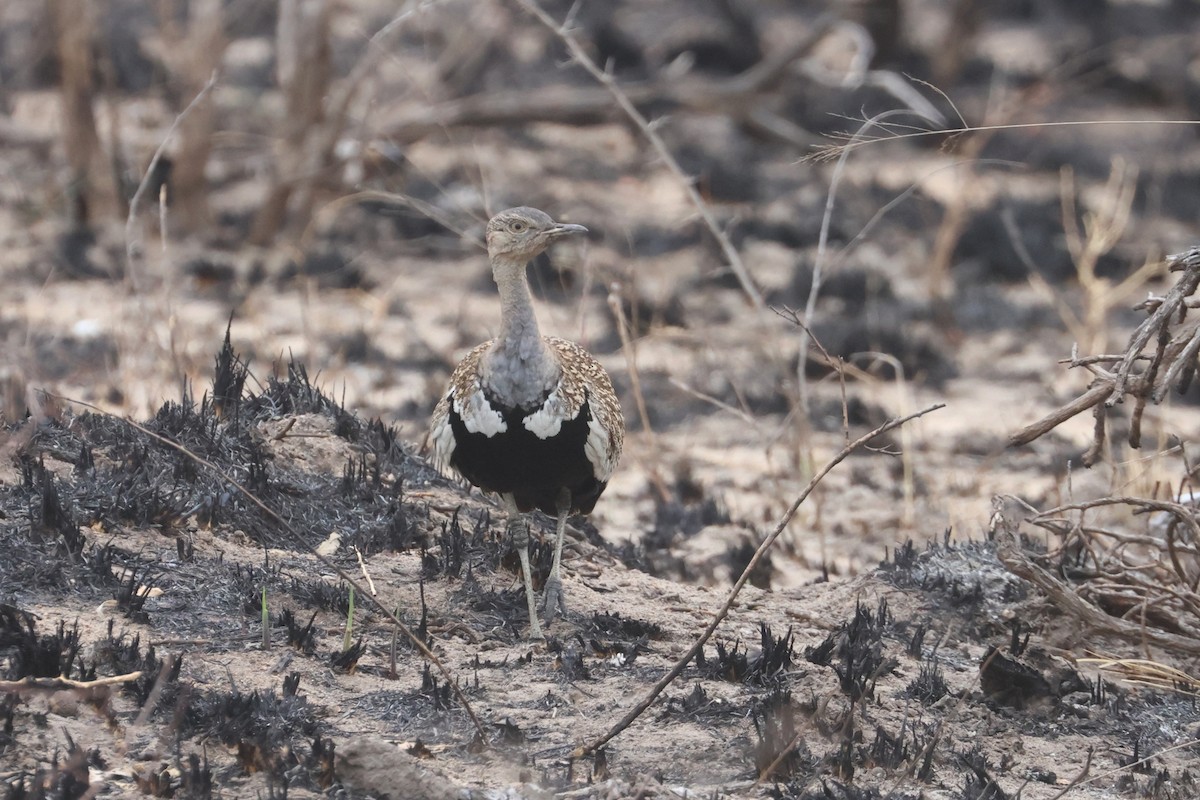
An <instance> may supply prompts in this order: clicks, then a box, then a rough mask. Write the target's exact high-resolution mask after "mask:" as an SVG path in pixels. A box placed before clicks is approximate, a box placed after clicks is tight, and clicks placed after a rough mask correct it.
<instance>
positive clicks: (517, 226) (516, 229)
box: [508, 222, 525, 233]
mask: <svg viewBox="0 0 1200 800" xmlns="http://www.w3.org/2000/svg"><path fill="white" fill-rule="evenodd" d="M508 229H509V230H510V231H512V232H513V233H521V232H522V231H524V230H525V223H524V222H514V223H512V224H510V225H509V226H508Z"/></svg>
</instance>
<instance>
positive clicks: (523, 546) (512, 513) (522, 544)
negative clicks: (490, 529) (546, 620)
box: [504, 494, 542, 639]
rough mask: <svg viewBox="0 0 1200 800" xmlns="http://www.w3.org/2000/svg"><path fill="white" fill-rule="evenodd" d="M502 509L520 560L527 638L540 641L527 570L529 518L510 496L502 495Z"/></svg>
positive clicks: (531, 574)
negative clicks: (527, 609)
mask: <svg viewBox="0 0 1200 800" xmlns="http://www.w3.org/2000/svg"><path fill="white" fill-rule="evenodd" d="M504 507H505V509H507V511H508V535H509V536H511V537H512V544H513V547H514V548H516V551H517V556H518V557H519V558H520V559H521V577H522V578H523V579H524V580H525V601H526V602H527V603H528V604H529V638H530V639H541V638H542V627H541V625H539V624H538V618H537V604H536V603H535V602H534V599H533V573H532V572H531V571H530V569H529V518H528V517H526V516H525V515H524V514H522V513H521V510H520V509H519V508H517V500H516V498H515V497H513V496H512V495H511V494H506V495H504Z"/></svg>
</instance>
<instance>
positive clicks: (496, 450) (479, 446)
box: [450, 403, 608, 516]
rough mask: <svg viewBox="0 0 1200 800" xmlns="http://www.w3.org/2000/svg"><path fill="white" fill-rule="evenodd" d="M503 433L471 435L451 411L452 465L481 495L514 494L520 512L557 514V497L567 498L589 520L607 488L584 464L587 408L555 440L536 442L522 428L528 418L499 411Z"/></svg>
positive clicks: (588, 466)
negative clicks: (566, 493) (563, 492)
mask: <svg viewBox="0 0 1200 800" xmlns="http://www.w3.org/2000/svg"><path fill="white" fill-rule="evenodd" d="M501 414H502V416H503V417H504V424H505V426H506V430H505V431H504V432H503V433H498V434H496V435H495V436H484V435H483V434H482V433H469V432H468V431H467V426H466V425H464V424H463V421H462V417H460V416H459V415H458V413H457V412H455V410H454V409H453V407H452V408H451V409H450V427H451V429H452V430H453V431H454V452H453V454H452V455H451V456H450V465H451V466H452V467H454V468H455V469H457V470H458V471H459V472H460V473H462V475H463V477H465V478H466V479H467V480H469V481H470V482H471V483H473V484H474V485H476V486H478V487H479V488H480V489H483V490H484V491H488V492H499V493H507V494H512V495H513V496H514V497H515V498H516V501H517V507H518V508H520V509H521V510H522V511H529V510H530V509H534V508H540V509H541V510H542V511H545V512H546V513H547V514H550V515H552V516H553V515H557V513H558V495H559V492H560V491H561V490H562V489H563V488H564V487H565V488H567V489H569V490H570V492H571V510H572V511H577V512H579V513H581V514H587V513H589V512H591V510H592V509H593V508H594V507H595V505H596V500H598V499H599V498H600V494H601V492H603V491H604V487H605V486H607V485H608V484H607V483H606V482H604V481H598V480H596V476H595V473H594V472H593V470H592V464H591V462H590V461H588V459H587V455H586V454H585V451H584V445H585V443H586V442H587V436H588V422H589V421H590V420H591V418H592V411H591V409H590V408H589V407H588V404H587V403H584V404H583V407H582V408H580V409H579V414H577V415H576V416H575V418H574V419H572V420H568V421H566V422H564V423H563V424H562V427H561V428H560V429H559V431H558V435H557V436H551V437H550V438H548V439H539V438H538V437H537V436H535V435H534V434H532V433H530V432H529V431H528V430H527V429H526V428H525V425H524V424H523V423H524V418H525V416H526V412H523V411H521V410H519V409H510V410H504V411H501Z"/></svg>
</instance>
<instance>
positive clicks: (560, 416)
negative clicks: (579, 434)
mask: <svg viewBox="0 0 1200 800" xmlns="http://www.w3.org/2000/svg"><path fill="white" fill-rule="evenodd" d="M560 385H561V384H560ZM566 417H567V409H566V404H565V403H563V401H562V397H561V396H560V395H559V393H558V387H555V389H554V391H553V392H551V393H550V395H549V396H548V397H547V398H546V402H544V403H542V407H541V408H539V409H538V410H537V411H535V412H533V413H532V414H530V415H529V416H527V417H525V419H524V420H523V421H522V423H521V424H523V425H524V426H525V430H527V431H529V432H530V433H532V434H533V435H534V436H536V437H538V438H539V439H542V440H543V441H544V440H546V439H549V438H550V437H552V436H558V432H559V431H560V430H562V424H563V422H564V421H565V419H566Z"/></svg>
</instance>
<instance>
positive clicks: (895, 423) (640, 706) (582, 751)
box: [573, 403, 945, 758]
mask: <svg viewBox="0 0 1200 800" xmlns="http://www.w3.org/2000/svg"><path fill="white" fill-rule="evenodd" d="M944 407H945V404H944V403H935V404H934V405H931V406H929V407H927V408H924V409H922V410H920V411H917V412H915V413H913V414H909V415H907V416H904V417H896V418H893V419H890V420H888V421H887V422H885V423H883V424H882V425H880V426H879V427H878V428H875V430H873V431H871V432H870V433H866V434H863V435H862V436H860V437H858V438H857V439H855V440H854V441H853V442H850V443H849V444H847V445H846V446H845V447H843V448H842V449H841V451H840V452H839V453H838V454H837V455H835V456H834V457H833V458H831V459H830V460H829V461H828V462H827V463H826V464H825V466H823V467H822V468H821V469H820V470H819V471H818V472H817V473H816V474H815V475H813V477H812V479H811V480H810V481H809V482H808V485H807V486H805V487H804V490H803V491H801V492H800V494H799V495H798V496H797V497H796V499H795V501H793V502H792V505H791V506H790V507H789V508H788V510H787V512H786V513H784V515H783V517H782V518H780V520H779V522H778V523H777V524H776V525H775V529H774V530H772V531H771V533H770V534H769V535H768V536H767V537H766V538H765V539H763V541H762V544H760V545H759V546H758V549H757V550H755V551H754V555H753V557H751V559H750V562H749V563H748V564H746V567H745V569H743V570H742V574H741V575H740V576H739V577H738V579H737V582H736V583H735V584H734V585H733V588H732V589H730V590H729V595H728V596H727V597H726V598H725V602H724V603H723V604H722V605H721V608H720V609H719V610H718V611H717V613H716V614H714V615H713V618H712V620H711V621H710V622H709V623H708V627H706V628H705V629H704V632H703V633H701V634H700V637H699V638H698V639H696V641H695V642H693V643H692V646H691V647H690V648H688V651H687V652H686V653H684V654H683V656H682V657H681V658H680V659H679V660H678V661H676V662H675V666H673V667H671V669H670V670H669V671H668V672H667V674H666V675H664V676H663V677H662V678H660V679H659V681H658V683H656V684H654V687H653V688H652V689H651V690H650V691H649V692H647V694H646V696H645V697H643V698H642V699H641V700H640V701H638V703H637V705H635V706H634V707H633V708H632V709H631V710H630V711H629V713H627V714H626V715H625V716H624V717H622V718H621V721H620V722H618V723H617V724H616V725H614V726H613V727H612V728H611V729H609V731H608V732H607V733H605V734H604V735H603V736H601V737H600V738H599V739H597V740H595V741H594V742H592V743H591V744H588V745H586V746H582V747H579V748H576V749H575V751H574V753H573V755H574V757H575V758H582V757H583V756H585V755H588V754H589V753H594V752H596V751H597V750H599V749H600V748H601V747H603V746H604V745H606V744H608V742H609V741H611V740H612V739H613V737H615V736H617V734H619V733H621V731H623V730H625V729H626V728H628V727H629V726H630V725H631V724H633V722H634V720H636V719H637V718H638V717H640V716H641V715H642V714H643V713H644V712H645V711H646V709H648V708H650V706H651V705H653V704H654V701H655V700H656V699H657V698H658V696H659V695H660V694H662V693H663V690H664V689H666V688H667V687H668V686H670V685H671V682H672V681H674V680H675V679H676V678H677V677H679V675H680V674H681V673H682V672H683V670H684V669H685V668H686V667H687V665H688V664H689V663H691V661H692V659H693V658H695V657H696V654H697V653H699V652H700V648H702V647H704V644H705V642H707V641H708V640H709V637H711V636H712V635H713V633H714V632H715V631H716V630H717V627H718V626H719V625H720V624H721V623H722V622H723V621H724V620H725V618H726V617H727V616H729V612H730V611H731V610H732V609H733V603H734V601H735V600H737V596H738V594H739V593H741V591H742V587H743V586H745V585H746V582H747V581H749V580H750V576H751V575H753V574H754V571H755V570H756V569H757V568H758V564H759V562H760V561H762V560H763V558H765V557H766V555H767V551H768V550H770V549H771V545H773V544H774V543H775V540H776V539H778V538H779V534H781V533H783V531H784V529H785V528H787V526H788V524H789V523H790V522H791V521H792V517H794V516H796V512H797V511H798V510H799V509H800V506H801V505H802V504H803V503H804V501H805V500H807V499H808V496H809V495H810V494H812V492H813V490H814V489H816V488H817V485H818V484H820V483H821V481H822V480H824V479H825V476H826V475H828V474H829V473H830V472H832V471H833V468H834V467H836V466H837V465H838V464H840V463H842V462H843V461H845V460H846V458H848V457H849V456H850V455H851V454H852V453H854V452H855V451H857V450H859V449H860V448H862V447H863V446H864V445H866V444H867V442H869V441H871V440H872V439H874V438H875V437H876V436H880V435H881V434H884V433H887V432H888V431H890V430H894V429H895V428H899V427H900V426H901V425H904V424H906V423H908V422H911V421H912V420H914V419H917V418H918V417H923V416H925V415H926V414H928V413H930V412H933V411H937V410H938V409H939V408H944Z"/></svg>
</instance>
